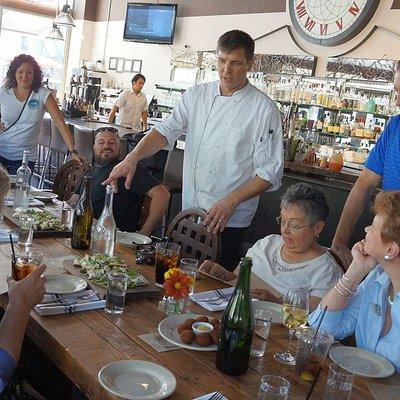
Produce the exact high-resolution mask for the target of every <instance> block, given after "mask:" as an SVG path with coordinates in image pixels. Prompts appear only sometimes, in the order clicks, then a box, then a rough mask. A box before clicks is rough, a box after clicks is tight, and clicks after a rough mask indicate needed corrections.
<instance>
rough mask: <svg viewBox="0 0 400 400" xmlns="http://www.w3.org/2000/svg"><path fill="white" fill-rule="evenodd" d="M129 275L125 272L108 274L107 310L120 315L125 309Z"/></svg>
mask: <svg viewBox="0 0 400 400" xmlns="http://www.w3.org/2000/svg"><path fill="white" fill-rule="evenodd" d="M127 287H128V275H127V274H125V273H124V272H110V273H109V274H108V275H107V296H106V307H105V311H106V312H107V313H109V314H114V315H119V314H122V313H123V311H124V303H125V294H126V289H127Z"/></svg>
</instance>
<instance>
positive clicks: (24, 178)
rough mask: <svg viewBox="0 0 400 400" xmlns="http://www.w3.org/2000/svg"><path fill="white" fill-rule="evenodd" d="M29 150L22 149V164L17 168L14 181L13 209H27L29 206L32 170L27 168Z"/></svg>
mask: <svg viewBox="0 0 400 400" xmlns="http://www.w3.org/2000/svg"><path fill="white" fill-rule="evenodd" d="M29 154H30V151H29V150H24V152H23V156H22V165H21V166H20V167H19V168H18V170H17V177H16V183H15V199H14V211H16V210H17V209H18V210H23V211H25V210H27V209H28V207H29V191H30V187H31V176H32V171H31V169H30V168H29V165H28V162H29Z"/></svg>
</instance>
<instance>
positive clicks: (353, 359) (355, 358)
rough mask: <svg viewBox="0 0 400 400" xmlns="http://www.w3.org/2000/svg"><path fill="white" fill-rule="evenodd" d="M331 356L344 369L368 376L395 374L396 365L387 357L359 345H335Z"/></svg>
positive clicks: (330, 352)
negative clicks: (358, 346)
mask: <svg viewBox="0 0 400 400" xmlns="http://www.w3.org/2000/svg"><path fill="white" fill-rule="evenodd" d="M329 357H330V358H331V360H332V361H333V362H335V363H337V364H339V365H340V366H342V367H343V368H344V369H347V370H349V371H352V372H354V373H355V374H357V375H360V376H365V377H367V378H387V377H388V376H391V375H393V374H394V367H393V365H392V364H391V363H390V362H389V361H388V360H386V358H383V357H382V356H381V355H379V354H376V353H372V352H371V351H367V350H364V349H359V348H357V347H348V346H337V347H333V348H332V349H331V350H330V351H329Z"/></svg>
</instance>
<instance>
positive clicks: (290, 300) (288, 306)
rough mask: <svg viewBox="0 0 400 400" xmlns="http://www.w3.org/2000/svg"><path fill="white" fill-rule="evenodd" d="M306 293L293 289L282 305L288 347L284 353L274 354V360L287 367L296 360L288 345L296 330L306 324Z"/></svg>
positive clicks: (287, 294)
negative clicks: (287, 330) (287, 331)
mask: <svg viewBox="0 0 400 400" xmlns="http://www.w3.org/2000/svg"><path fill="white" fill-rule="evenodd" d="M308 308H309V305H308V292H307V291H305V290H303V289H294V290H291V291H289V292H287V293H286V295H285V298H284V300H283V304H282V314H283V325H284V326H285V327H286V328H288V329H289V345H288V349H287V351H285V352H284V353H276V354H275V355H274V358H275V360H277V361H279V362H281V363H283V364H289V365H295V364H296V358H295V357H293V356H292V354H290V344H291V342H292V337H293V333H294V331H295V330H296V329H298V328H302V327H304V326H305V325H306V324H307V318H308Z"/></svg>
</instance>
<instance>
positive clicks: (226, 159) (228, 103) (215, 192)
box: [155, 81, 283, 228]
mask: <svg viewBox="0 0 400 400" xmlns="http://www.w3.org/2000/svg"><path fill="white" fill-rule="evenodd" d="M155 129H157V130H158V131H159V132H160V133H161V134H162V135H163V136H165V138H166V139H167V140H168V146H167V149H168V150H171V149H172V148H173V145H174V142H175V140H176V139H177V138H178V137H179V136H180V135H182V134H184V133H185V132H186V141H185V155H184V160H183V191H182V209H183V210H185V209H187V208H202V209H204V210H207V211H208V210H209V209H210V208H211V207H212V206H213V205H214V204H215V203H216V202H217V201H218V200H220V199H222V198H224V197H225V196H227V195H228V194H229V193H231V192H233V191H235V190H236V189H239V188H240V187H241V186H243V185H245V184H246V183H248V182H249V181H250V180H251V179H252V178H254V177H255V176H256V175H257V176H259V177H260V178H262V179H264V180H266V181H268V182H270V183H271V187H270V188H269V190H276V189H278V188H279V187H280V185H281V179H282V175H283V142H282V122H281V116H280V113H279V111H278V109H277V107H276V105H275V103H274V102H273V101H272V100H271V99H270V98H269V97H268V96H267V95H266V94H264V93H263V92H261V91H260V90H258V89H257V88H256V87H254V86H253V85H251V84H250V83H247V85H246V86H245V87H243V88H242V89H239V90H237V91H236V92H234V93H233V95H232V96H222V95H221V93H220V88H219V81H215V82H209V83H204V84H201V85H196V86H193V87H191V88H190V89H188V90H186V91H185V93H184V94H183V96H182V100H181V101H180V102H179V103H178V104H177V106H176V107H175V108H174V110H173V112H172V114H171V116H170V117H168V118H167V119H166V120H165V121H163V122H161V123H160V124H158V125H156V126H155ZM258 200H259V196H255V197H253V198H251V199H249V200H246V201H244V202H242V203H240V204H239V205H238V206H237V207H236V210H235V212H234V213H233V215H232V216H231V218H230V219H229V221H228V224H227V226H228V227H232V228H245V227H248V226H249V225H250V223H251V220H252V219H253V217H254V214H255V213H256V210H257V206H258Z"/></svg>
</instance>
